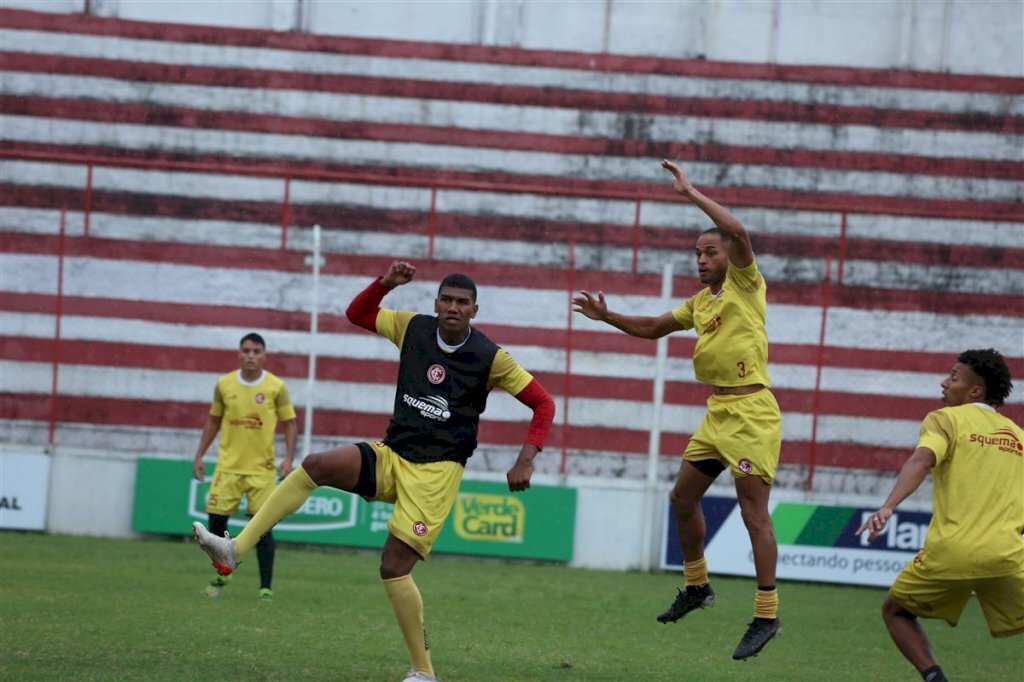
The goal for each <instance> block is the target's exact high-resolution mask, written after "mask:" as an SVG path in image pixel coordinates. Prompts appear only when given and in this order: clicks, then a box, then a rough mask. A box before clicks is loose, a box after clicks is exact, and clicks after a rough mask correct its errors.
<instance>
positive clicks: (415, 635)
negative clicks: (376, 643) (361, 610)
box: [384, 575, 434, 676]
mask: <svg viewBox="0 0 1024 682" xmlns="http://www.w3.org/2000/svg"><path fill="white" fill-rule="evenodd" d="M384 590H385V591H386V592H387V593H388V599H390V600H391V608H393V609H394V610H395V619H396V620H397V621H398V629H399V630H401V631H402V637H403V638H405V646H406V647H408V649H409V657H410V658H411V659H412V667H413V669H414V670H418V671H420V672H421V673H426V674H427V675H431V676H433V674H434V666H433V664H432V663H431V662H430V643H429V642H428V641H427V630H426V628H425V627H423V598H422V597H420V590H419V588H418V587H416V583H415V581H413V579H412V576H411V575H403V576H402V577H400V578H389V579H387V580H385V581H384Z"/></svg>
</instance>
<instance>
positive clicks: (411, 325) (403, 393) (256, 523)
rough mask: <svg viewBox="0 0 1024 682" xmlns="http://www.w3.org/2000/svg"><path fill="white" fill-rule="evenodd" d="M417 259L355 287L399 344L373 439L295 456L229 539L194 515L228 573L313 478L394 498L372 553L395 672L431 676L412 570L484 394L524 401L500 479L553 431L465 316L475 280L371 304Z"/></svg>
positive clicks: (354, 314) (435, 527) (354, 315)
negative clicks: (421, 305)
mask: <svg viewBox="0 0 1024 682" xmlns="http://www.w3.org/2000/svg"><path fill="white" fill-rule="evenodd" d="M415 274H416V268H415V267H413V266H412V265H410V264H409V263H406V262H404V261H394V262H393V263H391V266H390V267H389V268H388V271H387V273H385V274H384V276H383V277H378V278H377V279H375V280H374V281H373V282H372V283H370V285H369V286H368V287H367V288H366V289H364V290H363V291H362V292H361V293H359V294H358V295H357V296H356V297H355V299H353V300H352V303H351V304H350V305H349V307H348V310H347V315H348V319H349V320H350V321H351V322H352V323H353V324H355V325H357V326H359V327H362V328H363V329H365V330H367V331H369V332H373V333H375V334H378V335H380V336H383V337H384V338H386V339H388V340H389V341H391V342H392V343H393V344H395V346H396V347H397V348H398V350H399V364H398V382H397V384H398V385H397V386H396V390H395V402H394V411H393V413H392V417H391V422H390V424H388V429H387V433H386V434H385V436H384V438H383V439H382V440H379V441H376V442H372V443H370V442H366V443H353V444H350V445H342V446H340V447H337V448H335V449H333V450H330V451H328V452H322V453H318V454H314V455H310V456H309V457H307V458H305V459H304V460H303V462H302V465H301V466H300V467H298V468H297V469H296V470H295V471H294V472H293V473H292V475H291V476H289V477H288V478H286V479H285V480H284V481H283V482H282V483H281V485H280V486H278V488H277V489H276V490H275V491H274V494H273V495H271V496H270V499H269V500H267V503H266V504H265V505H264V506H263V508H262V509H261V510H260V512H259V513H258V514H256V516H255V517H253V519H252V521H250V522H249V524H248V525H247V526H246V527H245V528H244V529H243V530H242V532H241V534H240V535H239V536H238V537H237V538H235V539H231V538H227V537H218V536H216V535H213V534H211V533H209V532H207V530H206V529H205V528H203V526H202V524H201V523H198V522H196V523H195V524H193V530H194V532H195V535H196V538H197V539H198V540H199V544H200V546H201V547H202V548H203V550H204V551H206V553H207V554H208V555H209V556H210V558H211V559H212V560H213V564H214V566H216V567H217V568H218V570H219V571H220V572H221V573H222V574H230V573H231V571H233V570H234V568H235V566H237V565H238V563H239V562H241V561H242V560H243V559H244V558H245V556H246V554H248V552H250V551H251V550H252V547H253V546H254V545H255V544H256V541H257V540H258V539H259V537H260V535H262V534H263V533H265V532H267V531H269V530H270V529H271V528H272V527H273V526H274V524H276V523H277V522H278V521H280V520H281V519H282V518H284V517H285V516H287V515H288V514H290V513H292V512H293V511H295V510H296V509H298V508H299V507H300V506H301V505H302V503H303V502H305V500H306V498H308V497H309V496H310V494H311V493H312V492H313V491H314V490H315V489H316V488H318V487H319V486H324V485H326V486H331V487H333V488H339V489H341V490H347V491H349V492H353V493H356V494H358V495H360V496H362V497H363V498H364V499H366V500H368V501H371V502H374V501H381V502H391V503H394V505H395V509H394V512H392V515H391V519H390V520H389V521H388V537H387V539H386V540H385V542H384V549H383V551H382V553H381V560H380V577H381V580H382V581H383V583H384V591H385V592H386V593H387V596H388V599H389V600H390V601H391V607H392V609H393V611H394V613H395V618H396V620H397V621H398V627H399V630H401V632H402V637H403V638H404V640H405V645H406V648H407V649H408V651H409V656H410V658H411V659H412V669H411V670H410V671H409V673H408V675H407V676H406V677H405V680H407V681H409V682H425V681H428V680H436V679H437V678H435V677H434V667H433V663H432V662H431V657H430V646H429V644H428V641H427V632H426V629H425V627H424V625H423V600H422V598H421V597H420V591H419V588H418V587H417V586H416V583H415V582H414V581H413V578H412V570H413V568H415V566H416V563H417V562H418V561H420V560H423V559H426V558H427V555H429V554H430V550H431V548H432V547H433V545H434V542H436V540H437V537H438V535H439V534H440V533H441V528H442V527H443V526H444V523H445V521H446V520H447V518H448V514H449V512H451V509H452V506H453V505H454V504H455V499H456V496H457V495H458V492H459V483H460V482H461V480H462V472H463V469H464V467H465V464H466V460H467V459H468V458H469V457H470V456H472V454H473V451H474V450H475V449H476V446H477V429H478V426H479V421H480V415H481V414H482V413H483V411H484V409H485V408H486V407H487V396H488V394H489V393H490V391H491V390H492V389H494V388H501V389H503V390H505V391H506V392H508V393H510V394H511V395H513V396H515V398H516V399H517V400H519V402H521V403H523V404H524V405H526V406H527V407H529V408H530V409H531V410H533V419H532V420H531V422H530V427H529V431H528V432H527V435H526V438H525V442H524V443H523V445H522V447H521V448H520V450H519V455H518V457H517V458H516V461H515V463H514V464H513V465H512V468H511V469H509V471H508V474H507V475H506V478H507V479H508V487H509V490H511V491H513V492H516V491H520V490H525V489H527V488H529V487H530V478H531V477H532V475H533V459H534V457H536V456H537V453H538V452H539V451H540V450H541V448H543V447H544V440H545V439H546V438H547V434H548V432H549V431H550V430H551V421H552V419H553V418H554V415H555V404H554V401H553V400H552V399H551V395H550V394H549V393H548V392H547V389H545V388H544V387H543V386H542V385H541V383H540V382H539V381H537V380H536V379H534V378H533V376H531V375H530V373H529V372H527V371H526V370H525V369H524V368H523V367H522V366H521V365H519V363H517V362H516V361H515V360H514V359H513V358H512V356H511V355H509V353H508V351H506V350H505V349H504V348H501V347H500V346H498V345H497V344H496V343H494V342H493V341H491V340H490V339H489V338H487V336H486V335H484V334H483V333H482V332H481V331H479V330H478V329H476V328H475V327H473V326H472V325H471V324H470V321H471V320H472V319H473V318H474V317H476V313H477V309H478V306H477V302H476V293H477V292H476V284H474V282H473V280H471V279H470V278H469V277H467V276H465V275H461V274H451V275H448V276H447V277H445V278H444V279H443V280H442V281H441V284H440V286H439V287H438V290H437V298H436V299H435V300H434V313H435V314H434V315H420V314H416V313H412V312H404V311H396V310H388V309H387V308H381V307H380V302H381V301H382V300H383V299H384V296H386V295H387V293H388V292H390V291H391V290H392V289H394V288H395V287H398V286H402V285H404V284H407V283H409V282H410V281H412V279H413V277H414V276H415Z"/></svg>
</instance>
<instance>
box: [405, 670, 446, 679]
mask: <svg viewBox="0 0 1024 682" xmlns="http://www.w3.org/2000/svg"><path fill="white" fill-rule="evenodd" d="M402 682H440V680H438V678H436V677H434V676H433V675H428V674H426V673H425V672H421V671H419V670H410V671H409V674H408V675H406V676H405V677H404V678H403V679H402Z"/></svg>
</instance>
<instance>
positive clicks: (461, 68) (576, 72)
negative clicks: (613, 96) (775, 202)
mask: <svg viewBox="0 0 1024 682" xmlns="http://www.w3.org/2000/svg"><path fill="white" fill-rule="evenodd" d="M0 44H3V45H4V49H5V50H9V51H17V52H29V53H35V54H58V55H67V56H77V57H96V58H102V59H119V60H126V61H132V62H151V63H159V64H194V65H198V66H212V67H220V68H239V69H271V70H275V71H292V72H296V73H313V74H337V75H352V76H373V77H379V78H402V79H415V80H429V81H439V82H455V83H485V84H489V85H493V84H494V83H500V84H502V85H508V86H524V87H545V88H564V89H572V90H583V91H590V92H608V93H633V94H649V95H655V96H670V97H703V98H728V99H739V100H748V99H755V100H769V101H779V102H800V103H811V104H813V103H817V104H838V105H844V106H870V107H880V108H886V109H921V110H926V111H946V112H956V113H964V112H984V113H993V114H1006V113H1010V114H1013V115H1020V114H1021V113H1022V112H1024V102H1021V100H1020V98H1018V97H1015V96H1013V95H1010V94H1008V95H1001V94H994V93H977V92H955V91H941V90H934V89H911V88H884V87H872V86H855V85H854V86H851V85H846V84H837V85H829V84H825V83H793V82H786V81H766V80H746V79H736V78H699V77H694V76H683V75H661V74H638V73H629V72H614V71H600V72H597V71H592V70H583V69H562V68H554V67H547V66H529V65H522V64H514V65H505V64H490V63H479V62H476V63H475V62H470V61H449V60H432V59H412V58H403V57H383V56H366V55H357V54H332V53H327V52H309V51H296V50H284V49H277V48H261V47H239V46H219V45H208V44H201V43H180V42H172V41H164V40H143V39H135V38H119V37H116V36H94V35H83V34H72V33H52V32H39V31H31V30H19V29H0Z"/></svg>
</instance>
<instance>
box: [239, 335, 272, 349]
mask: <svg viewBox="0 0 1024 682" xmlns="http://www.w3.org/2000/svg"><path fill="white" fill-rule="evenodd" d="M246 341H252V342H253V343H258V344H260V345H261V346H263V350H266V349H267V342H266V341H264V340H263V337H262V336H260V335H259V334H257V333H256V332H249V333H248V334H246V335H245V336H243V337H242V340H241V341H239V342H238V347H239V348H241V347H242V344H243V343H245V342H246Z"/></svg>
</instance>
